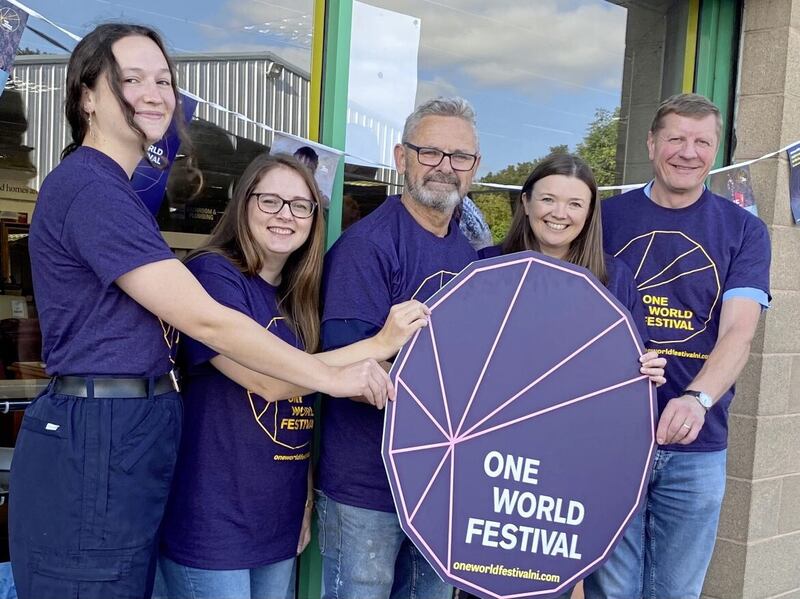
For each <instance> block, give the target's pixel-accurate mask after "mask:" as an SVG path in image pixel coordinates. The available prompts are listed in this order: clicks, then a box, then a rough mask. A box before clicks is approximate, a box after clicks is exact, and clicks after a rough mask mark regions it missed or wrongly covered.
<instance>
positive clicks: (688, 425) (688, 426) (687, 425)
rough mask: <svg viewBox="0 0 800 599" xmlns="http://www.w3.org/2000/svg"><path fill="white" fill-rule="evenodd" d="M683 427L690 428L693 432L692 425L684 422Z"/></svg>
mask: <svg viewBox="0 0 800 599" xmlns="http://www.w3.org/2000/svg"><path fill="white" fill-rule="evenodd" d="M681 426H683V427H684V428H688V429H689V430H692V425H691V424H686V423H685V422H684V423H683V424H682V425H681Z"/></svg>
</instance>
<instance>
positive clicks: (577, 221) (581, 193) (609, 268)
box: [479, 154, 667, 599]
mask: <svg viewBox="0 0 800 599" xmlns="http://www.w3.org/2000/svg"><path fill="white" fill-rule="evenodd" d="M524 250H533V251H536V252H541V253H542V254H544V255H546V256H549V257H551V258H557V259H559V260H564V261H566V262H570V263H572V264H577V265H578V266H583V267H584V268H586V269H588V270H589V271H591V272H592V274H594V276H595V277H597V279H598V280H599V281H600V282H601V283H603V285H605V286H606V288H608V290H609V291H610V292H611V293H612V294H613V295H614V297H616V298H617V299H618V300H619V301H620V303H622V305H624V306H625V307H626V308H627V309H628V311H629V312H630V313H631V315H632V316H633V320H634V324H635V325H636V327H637V328H638V330H639V332H640V334H641V335H642V337H643V339H644V341H645V342H647V337H646V335H647V328H646V327H645V321H644V309H643V307H642V302H641V300H640V299H639V293H638V291H637V290H636V285H635V284H634V280H633V274H632V273H631V271H630V270H629V269H628V267H627V266H625V265H624V264H623V263H622V261H620V260H617V259H615V258H613V257H612V256H609V255H607V254H605V253H604V252H603V228H602V222H601V210H600V198H599V197H598V194H597V183H596V182H595V178H594V173H592V169H591V168H590V167H589V165H588V164H586V163H585V162H584V161H583V160H581V159H580V158H578V157H577V156H573V155H571V154H551V155H550V156H548V157H547V158H545V159H543V160H542V161H541V162H539V164H537V165H536V168H534V169H533V172H532V173H531V174H530V175H529V176H528V178H527V179H526V180H525V183H524V184H523V185H522V190H521V191H520V196H519V202H518V203H517V205H516V208H515V209H514V216H513V218H512V221H511V226H510V228H509V231H508V234H507V235H506V237H505V239H504V240H503V241H502V243H500V245H496V246H492V247H490V248H486V249H485V250H482V251H481V252H479V255H480V257H481V258H490V257H494V256H499V255H503V254H510V253H512V252H521V251H524ZM639 362H640V363H641V367H640V371H641V373H642V374H646V375H648V376H649V377H650V380H651V381H652V382H653V383H654V384H656V385H657V386H658V385H663V384H664V383H665V382H666V379H665V378H664V367H665V366H666V363H667V360H666V358H659V357H658V354H657V353H656V352H647V353H645V354H643V355H642V356H641V357H640V358H639ZM571 594H572V589H570V590H568V591H567V592H566V593H565V594H564V595H562V596H561V598H560V599H568V598H569V597H570V595H571Z"/></svg>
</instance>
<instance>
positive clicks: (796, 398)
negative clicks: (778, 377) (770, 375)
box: [786, 356, 800, 511]
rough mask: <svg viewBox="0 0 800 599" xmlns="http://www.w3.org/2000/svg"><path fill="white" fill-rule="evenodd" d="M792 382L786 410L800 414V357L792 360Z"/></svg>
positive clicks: (789, 412) (788, 412)
mask: <svg viewBox="0 0 800 599" xmlns="http://www.w3.org/2000/svg"><path fill="white" fill-rule="evenodd" d="M791 381H792V382H791V384H790V385H789V405H788V406H787V408H786V413H787V414H800V356H794V359H793V360H792V378H791ZM798 511H800V510H798Z"/></svg>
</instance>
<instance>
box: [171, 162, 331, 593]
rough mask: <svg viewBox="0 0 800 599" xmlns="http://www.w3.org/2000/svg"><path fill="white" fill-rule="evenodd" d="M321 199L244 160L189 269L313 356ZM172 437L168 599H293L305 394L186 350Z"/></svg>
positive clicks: (294, 172)
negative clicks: (176, 438)
mask: <svg viewBox="0 0 800 599" xmlns="http://www.w3.org/2000/svg"><path fill="white" fill-rule="evenodd" d="M320 201H321V196H320V192H319V190H318V188H317V185H316V182H315V181H314V178H313V176H312V175H311V173H310V172H309V171H308V169H307V168H306V167H305V166H302V165H301V164H300V163H299V162H298V161H297V160H296V159H294V158H292V157H290V156H288V155H279V156H269V155H264V156H260V157H258V158H256V159H255V160H254V161H253V162H252V163H251V164H250V165H249V166H248V167H247V168H246V169H245V171H244V173H243V174H242V177H241V179H240V180H239V182H238V183H237V185H236V188H235V190H234V193H233V198H232V199H231V201H230V203H229V204H228V206H227V208H226V210H225V213H224V214H223V216H222V218H221V220H220V222H219V224H218V225H217V226H216V228H215V229H214V232H213V233H212V234H211V237H210V239H209V240H208V242H207V244H206V245H205V246H203V247H202V248H200V249H198V250H196V251H195V252H193V253H192V254H190V256H189V257H188V258H187V265H188V267H189V270H191V271H192V273H193V274H194V275H195V276H196V277H197V279H198V280H199V281H200V282H201V283H202V285H203V286H204V287H205V289H206V290H207V291H208V292H209V293H210V294H211V295H212V297H214V298H215V299H216V300H217V301H219V302H222V303H223V304H225V305H227V306H230V307H231V308H233V309H235V310H239V311H241V312H243V313H244V314H247V315H248V316H250V317H251V318H253V319H254V320H256V321H257V322H258V323H259V324H261V325H262V326H264V327H266V328H267V329H268V330H270V331H271V332H273V333H274V334H276V335H278V336H279V337H280V338H281V339H283V340H284V341H286V342H287V343H290V344H292V345H294V346H296V347H299V348H301V349H305V350H307V351H312V352H313V351H315V350H316V348H317V346H318V344H319V285H320V278H321V270H322V251H323V244H324V224H323V222H324V221H323V218H322V213H321V211H320V209H319V207H320ZM181 352H182V354H181V357H182V364H183V365H184V366H185V370H184V372H185V383H186V387H185V392H184V406H185V409H184V413H185V422H184V431H183V438H182V441H181V449H180V452H179V456H178V465H177V469H176V474H175V480H174V482H173V487H172V493H171V496H170V500H169V503H168V507H167V511H166V515H165V518H164V523H163V534H162V543H161V552H162V555H161V559H160V565H161V569H162V573H163V575H164V581H165V583H166V588H165V589H164V592H165V594H166V595H167V597H169V598H170V599H184V598H186V599H201V598H205V597H208V598H212V597H226V598H228V599H250V598H251V597H252V598H261V597H264V598H274V599H282V598H285V597H293V596H294V564H295V556H296V555H298V554H299V553H300V552H301V551H302V550H303V549H304V548H305V546H306V544H307V543H308V539H309V538H310V529H309V526H310V516H311V507H312V498H313V495H312V494H311V489H310V485H309V476H310V472H309V466H310V463H311V460H310V455H311V454H310V448H311V437H312V433H313V425H314V408H313V404H312V402H311V398H310V397H307V394H308V393H309V390H308V389H303V388H298V387H296V386H292V385H286V384H281V383H280V382H278V381H274V380H271V379H268V378H267V377H262V376H260V375H259V374H258V373H255V372H252V371H248V370H247V369H244V368H242V367H241V366H238V365H237V364H235V363H234V362H232V361H231V360H229V359H227V358H225V357H223V356H220V355H218V354H217V353H216V352H215V351H214V350H213V349H211V348H208V347H206V346H205V345H203V344H202V343H199V342H197V341H195V340H193V339H184V342H183V346H182V348H181Z"/></svg>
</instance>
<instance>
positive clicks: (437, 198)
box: [406, 181, 461, 213]
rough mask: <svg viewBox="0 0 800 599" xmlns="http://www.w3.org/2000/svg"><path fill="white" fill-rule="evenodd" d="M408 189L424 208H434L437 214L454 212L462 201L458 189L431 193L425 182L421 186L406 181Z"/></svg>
mask: <svg viewBox="0 0 800 599" xmlns="http://www.w3.org/2000/svg"><path fill="white" fill-rule="evenodd" d="M456 185H458V184H456ZM406 187H408V193H409V195H411V197H412V198H414V199H415V200H416V201H417V202H419V203H420V204H422V205H423V206H427V207H428V208H432V209H434V210H436V211H437V212H445V213H446V212H452V211H453V209H454V208H455V207H456V206H458V203H459V202H460V201H461V193H460V191H459V189H458V187H456V189H454V190H453V191H431V190H430V189H426V188H425V182H424V181H423V183H422V185H419V186H418V185H416V184H414V183H412V182H411V181H406Z"/></svg>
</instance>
